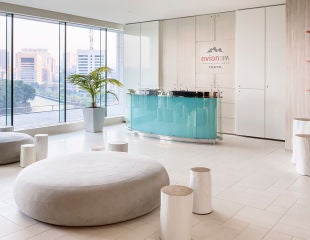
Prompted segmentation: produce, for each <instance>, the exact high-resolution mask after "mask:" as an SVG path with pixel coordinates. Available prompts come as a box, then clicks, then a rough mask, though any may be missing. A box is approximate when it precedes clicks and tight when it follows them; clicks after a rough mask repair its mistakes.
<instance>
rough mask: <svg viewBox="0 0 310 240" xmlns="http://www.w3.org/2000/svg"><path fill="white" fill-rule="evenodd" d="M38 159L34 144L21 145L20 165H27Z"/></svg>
mask: <svg viewBox="0 0 310 240" xmlns="http://www.w3.org/2000/svg"><path fill="white" fill-rule="evenodd" d="M35 161H36V151H35V146H34V144H23V145H21V146H20V167H27V166H28V165H30V164H32V163H34V162H35Z"/></svg>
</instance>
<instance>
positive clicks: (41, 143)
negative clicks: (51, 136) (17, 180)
mask: <svg viewBox="0 0 310 240" xmlns="http://www.w3.org/2000/svg"><path fill="white" fill-rule="evenodd" d="M34 144H35V147H36V161H39V160H42V159H44V158H47V153H48V134H36V135H34Z"/></svg>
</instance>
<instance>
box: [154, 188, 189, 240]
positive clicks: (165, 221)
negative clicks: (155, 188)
mask: <svg viewBox="0 0 310 240" xmlns="http://www.w3.org/2000/svg"><path fill="white" fill-rule="evenodd" d="M192 208H193V190H192V189H191V188H188V187H185V186H178V185H171V186H166V187H163V188H162V189H161V206H160V237H161V240H190V239H191V227H192V224H191V218H192Z"/></svg>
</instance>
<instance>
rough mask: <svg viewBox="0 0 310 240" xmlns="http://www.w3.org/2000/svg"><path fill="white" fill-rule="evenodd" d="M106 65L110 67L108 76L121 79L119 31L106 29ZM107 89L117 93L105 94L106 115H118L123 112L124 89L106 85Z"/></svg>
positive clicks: (121, 42)
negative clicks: (115, 95) (116, 96)
mask: <svg viewBox="0 0 310 240" xmlns="http://www.w3.org/2000/svg"><path fill="white" fill-rule="evenodd" d="M107 66H108V67H109V68H111V72H110V73H109V74H108V77H109V78H116V79H118V80H122V79H123V71H122V66H123V35H122V33H121V32H120V31H113V30H108V32H107ZM108 88H109V90H111V91H113V92H115V93H116V94H117V95H118V99H115V97H114V96H113V95H109V96H107V108H108V110H107V114H108V116H120V115H122V114H123V112H124V109H123V102H124V89H123V88H119V87H116V86H111V85H110V86H108Z"/></svg>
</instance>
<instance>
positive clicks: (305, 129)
mask: <svg viewBox="0 0 310 240" xmlns="http://www.w3.org/2000/svg"><path fill="white" fill-rule="evenodd" d="M296 134H310V118H294V120H293V139H292V140H293V154H292V160H291V161H292V163H295V162H296V149H295V148H296V146H295V142H296V136H295V135H296Z"/></svg>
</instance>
